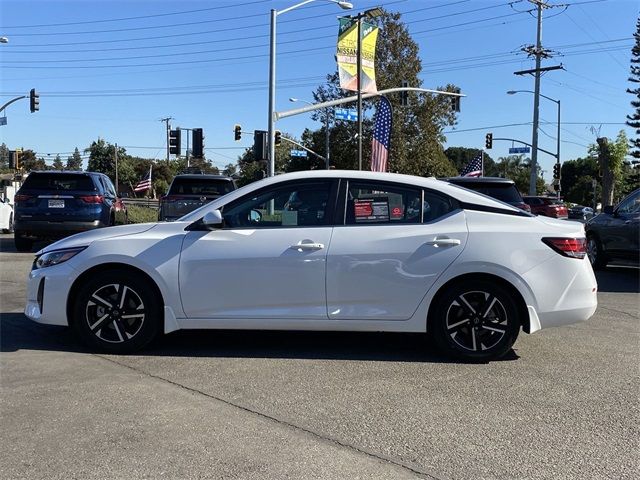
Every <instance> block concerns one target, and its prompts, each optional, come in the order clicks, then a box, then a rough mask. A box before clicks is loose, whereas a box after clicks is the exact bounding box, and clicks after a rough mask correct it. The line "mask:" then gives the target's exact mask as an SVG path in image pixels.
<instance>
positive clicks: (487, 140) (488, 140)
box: [484, 133, 493, 150]
mask: <svg viewBox="0 0 640 480" xmlns="http://www.w3.org/2000/svg"><path fill="white" fill-rule="evenodd" d="M484 139H485V140H484V146H485V148H486V149H487V150H490V149H491V147H493V133H487V135H486V136H485V137H484Z"/></svg>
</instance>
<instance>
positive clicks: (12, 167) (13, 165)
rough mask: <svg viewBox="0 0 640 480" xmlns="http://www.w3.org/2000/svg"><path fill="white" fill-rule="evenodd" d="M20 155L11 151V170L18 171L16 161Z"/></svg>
mask: <svg viewBox="0 0 640 480" xmlns="http://www.w3.org/2000/svg"><path fill="white" fill-rule="evenodd" d="M17 157H18V155H17V154H16V152H14V151H13V150H9V168H10V169H11V170H17V168H16V159H17Z"/></svg>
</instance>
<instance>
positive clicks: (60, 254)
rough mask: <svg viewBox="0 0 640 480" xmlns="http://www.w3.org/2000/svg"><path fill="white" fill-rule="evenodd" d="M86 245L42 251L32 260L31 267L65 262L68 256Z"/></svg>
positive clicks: (36, 267) (73, 254) (35, 267)
mask: <svg viewBox="0 0 640 480" xmlns="http://www.w3.org/2000/svg"><path fill="white" fill-rule="evenodd" d="M85 248H87V247H75V248H65V249H62V250H54V251H52V252H47V253H43V254H42V255H40V256H39V257H37V258H36V260H35V262H33V268H34V270H35V269H38V268H45V267H51V266H53V265H58V264H59V263H62V262H66V261H67V260H69V259H70V258H73V257H75V256H76V255H77V254H78V253H80V252H81V251H82V250H84V249H85Z"/></svg>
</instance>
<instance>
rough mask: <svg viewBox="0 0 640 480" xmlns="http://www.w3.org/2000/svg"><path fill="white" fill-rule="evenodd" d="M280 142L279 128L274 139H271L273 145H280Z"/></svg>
mask: <svg viewBox="0 0 640 480" xmlns="http://www.w3.org/2000/svg"><path fill="white" fill-rule="evenodd" d="M281 143H282V133H281V132H280V130H276V135H275V139H274V141H273V144H274V145H280V144H281Z"/></svg>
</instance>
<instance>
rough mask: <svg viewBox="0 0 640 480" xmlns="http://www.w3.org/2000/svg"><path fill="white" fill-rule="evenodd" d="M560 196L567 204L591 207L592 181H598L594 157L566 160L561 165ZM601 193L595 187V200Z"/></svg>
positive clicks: (598, 185) (598, 186)
mask: <svg viewBox="0 0 640 480" xmlns="http://www.w3.org/2000/svg"><path fill="white" fill-rule="evenodd" d="M561 177H562V179H561V183H562V195H563V197H564V199H565V200H566V201H568V202H573V203H577V204H580V205H593V203H594V201H593V200H594V197H593V181H594V180H596V181H597V179H598V162H597V160H596V158H595V157H586V158H577V159H575V160H567V161H565V162H563V164H562V174H561ZM600 193H601V187H600V182H597V185H596V198H597V195H599V194H600Z"/></svg>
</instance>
